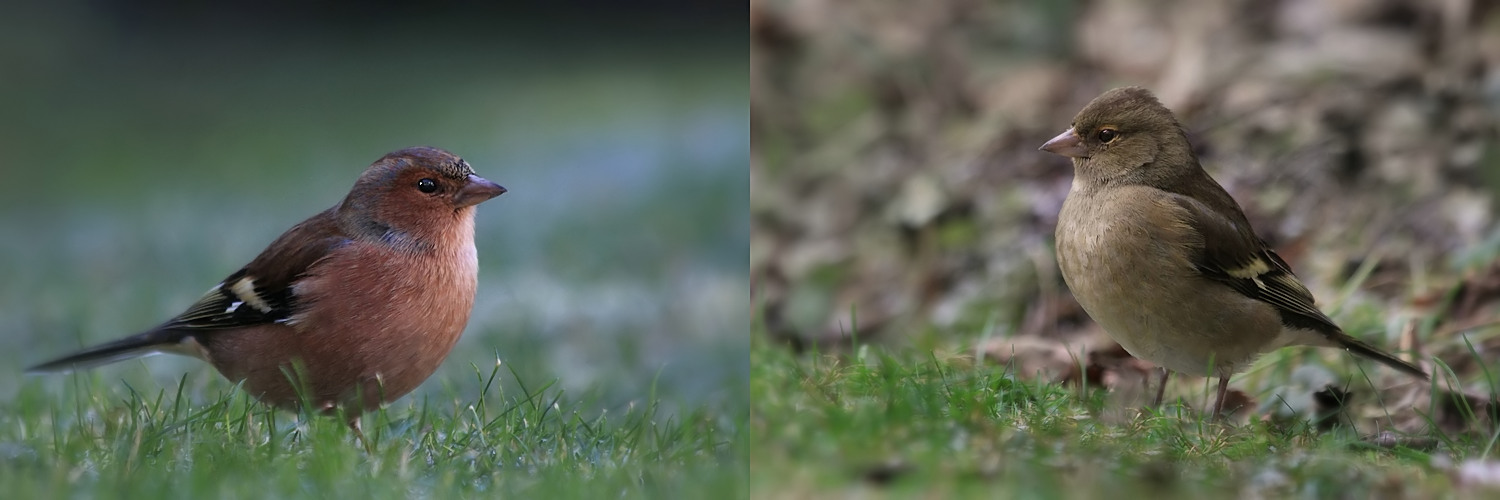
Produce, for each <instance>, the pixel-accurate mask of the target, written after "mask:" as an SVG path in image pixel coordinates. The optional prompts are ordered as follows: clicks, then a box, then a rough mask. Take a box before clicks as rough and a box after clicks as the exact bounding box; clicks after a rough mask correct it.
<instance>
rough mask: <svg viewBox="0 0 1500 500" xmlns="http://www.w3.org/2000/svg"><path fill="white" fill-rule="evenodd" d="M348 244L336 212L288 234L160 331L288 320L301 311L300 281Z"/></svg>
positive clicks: (180, 330)
mask: <svg viewBox="0 0 1500 500" xmlns="http://www.w3.org/2000/svg"><path fill="white" fill-rule="evenodd" d="M347 242H348V238H347V237H346V236H344V235H343V233H342V232H341V231H339V230H338V225H337V223H336V219H335V217H334V213H333V210H329V211H327V212H323V213H320V214H318V215H316V216H314V217H313V218H311V219H308V220H306V221H304V222H303V223H301V224H298V225H297V226H295V227H293V228H292V229H290V230H288V231H287V232H286V233H285V234H282V235H281V237H280V238H277V239H276V241H274V242H272V243H271V245H270V246H269V247H266V250H265V251H263V252H261V254H260V255H259V256H257V257H256V258H255V260H252V261H250V263H249V264H246V265H245V267H244V268H242V269H240V270H239V271H236V272H235V273H234V274H231V275H229V277H228V278H225V279H224V281H223V282H220V283H219V285H218V286H215V287H214V288H213V289H212V290H209V291H208V293H206V294H204V295H203V297H202V298H200V299H198V301H197V302H195V303H194V304H193V305H192V306H190V307H188V309H187V311H184V312H183V313H182V314H180V315H178V316H177V317H175V318H172V319H171V320H168V321H167V322H166V323H165V324H163V325H161V326H160V327H158V329H160V330H172V331H179V332H182V331H205V330H222V329H226V328H238V327H243V326H250V325H256V324H264V323H273V322H278V321H285V320H286V319H287V318H290V317H291V316H292V315H293V314H295V313H296V312H297V308H298V306H299V304H298V303H297V297H296V294H295V293H294V290H293V285H294V284H296V282H297V279H299V278H301V277H302V276H303V275H304V274H306V273H307V270H308V269H309V268H311V267H313V265H314V264H316V263H317V262H318V261H319V260H321V259H322V258H323V257H324V256H327V255H328V253H329V252H331V251H332V250H333V249H335V248H338V247H339V246H342V245H343V244H345V243H347Z"/></svg>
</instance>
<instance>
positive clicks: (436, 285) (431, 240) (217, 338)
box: [27, 147, 505, 447]
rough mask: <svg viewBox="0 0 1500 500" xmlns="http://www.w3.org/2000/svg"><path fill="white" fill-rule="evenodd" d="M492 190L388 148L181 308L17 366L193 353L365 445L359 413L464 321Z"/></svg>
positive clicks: (430, 154)
mask: <svg viewBox="0 0 1500 500" xmlns="http://www.w3.org/2000/svg"><path fill="white" fill-rule="evenodd" d="M504 192H505V188H503V187H501V186H499V185H498V184H495V183H493V182H490V181H488V180H485V179H484V178H482V177H479V176H478V175H475V174H474V170H473V169H472V168H470V167H469V164H468V162H465V161H464V160H463V159H461V158H459V157H457V156H454V155H453V154H452V153H449V152H447V151H443V150H441V149H436V148H428V147H416V148H408V149H403V150H400V151H396V152H393V153H390V154H387V155H385V157H383V158H381V159H380V160H379V161H376V162H375V163H374V164H372V165H370V167H369V168H368V169H367V170H365V172H364V174H362V175H360V177H359V180H357V181H355V183H354V187H353V189H351V190H350V191H349V195H348V196H347V197H345V198H344V200H343V201H342V202H340V203H339V204H337V205H335V206H334V207H333V208H330V209H328V210H325V211H323V212H322V213H319V214H317V215H314V216H312V218H310V219H307V220H306V221H303V222H302V223H301V224H297V225H296V226H294V227H292V228H291V229H290V230H288V231H287V232H286V233H285V234H282V235H281V237H279V238H277V239H276V240H275V241H273V242H272V243H271V245H270V246H269V247H267V248H266V249H265V250H264V251H262V252H261V253H260V255H259V256H257V257H256V258H255V259H254V260H252V261H250V263H249V264H247V265H245V267H244V268H242V269H240V270H239V271H236V272H234V273H233V274H230V275H229V277H228V278H225V279H224V281H222V282H220V283H219V284H218V285H216V286H214V287H213V288H212V289H210V290H209V291H208V293H207V294H205V295H204V296H203V297H202V298H201V299H198V302H196V303H194V304H193V305H192V306H190V307H188V308H187V311H186V312H183V313H182V314H180V315H178V316H177V317H175V318H172V319H170V320H167V322H165V323H162V324H161V325H159V326H157V327H155V328H151V329H149V330H146V331H144V332H142V333H140V334H137V335H134V336H131V337H126V338H124V339H120V340H116V341H114V342H109V343H105V344H102V345H98V346H95V347H91V348H88V349H84V350H83V351H80V352H77V353H74V354H70V355H68V356H65V357H62V358H60V359H56V360H53V361H49V362H46V363H42V364H40V365H37V366H34V367H32V368H30V369H28V370H27V371H29V372H51V371H66V370H74V369H80V368H89V367H93V366H97V365H102V364H106V363H113V362H116V361H121V360H125V359H130V358H135V357H138V356H143V355H148V354H155V353H174V354H183V355H188V356H193V357H197V358H199V359H202V360H204V361H207V362H209V363H210V364H212V365H213V366H214V368H216V369H218V370H219V373H222V374H223V375H224V376H225V377H227V378H229V379H230V380H234V381H244V384H243V387H244V389H245V390H246V391H248V392H249V393H250V394H252V395H254V396H255V397H257V398H259V399H260V400H261V401H264V402H266V403H270V404H273V405H276V406H280V407H283V408H291V409H295V408H298V407H300V406H301V403H302V399H301V398H302V397H306V398H307V401H310V402H311V404H312V405H313V406H314V408H312V409H314V410H317V411H322V412H327V411H330V410H333V409H334V408H342V409H343V410H344V411H345V415H346V416H347V417H348V418H349V419H350V422H349V423H350V426H351V427H352V428H353V429H354V431H355V433H356V434H357V435H358V436H359V437H360V440H361V441H364V442H365V444H366V446H367V447H368V445H369V443H368V442H367V441H365V440H364V436H363V433H362V432H360V430H359V419H358V416H359V414H360V413H362V412H363V411H366V410H371V409H374V408H376V407H378V406H379V405H381V404H383V403H387V402H390V401H393V400H395V399H397V398H399V397H401V396H403V395H405V394H406V393H408V392H411V390H412V389H415V388H416V387H417V385H419V384H421V383H422V382H423V381H424V380H426V379H427V377H428V376H430V375H432V373H433V371H435V370H436V369H437V367H438V365H439V364H441V363H442V362H443V359H444V358H446V357H447V356H448V352H449V351H450V350H452V349H453V345H454V343H456V342H457V341H458V338H459V334H460V333H461V332H462V331H463V329H464V326H465V325H466V324H467V323H468V321H469V313H470V310H471V309H472V308H473V305H474V291H475V287H476V284H477V280H478V272H479V264H478V260H477V258H476V255H475V252H474V211H475V205H477V204H479V203H480V202H483V201H485V200H488V199H490V198H494V197H496V196H499V195H500V194H502V193H504ZM299 386H300V387H299ZM299 389H300V390H302V392H303V395H301V396H299Z"/></svg>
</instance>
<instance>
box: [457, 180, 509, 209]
mask: <svg viewBox="0 0 1500 500" xmlns="http://www.w3.org/2000/svg"><path fill="white" fill-rule="evenodd" d="M502 194H505V188H504V187H502V186H501V185H499V184H495V183H493V182H490V180H489V179H485V178H483V177H480V176H477V175H474V174H469V182H466V183H464V187H461V188H458V192H457V193H454V194H453V204H454V205H455V206H457V207H459V208H463V207H467V206H473V205H478V204H480V203H483V202H484V200H488V199H490V198H494V197H496V196H500V195H502Z"/></svg>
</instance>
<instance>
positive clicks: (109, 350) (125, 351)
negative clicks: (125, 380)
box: [26, 330, 181, 373]
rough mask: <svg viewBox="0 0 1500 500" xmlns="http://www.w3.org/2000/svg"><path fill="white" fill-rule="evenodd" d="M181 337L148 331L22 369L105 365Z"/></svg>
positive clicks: (43, 370)
mask: <svg viewBox="0 0 1500 500" xmlns="http://www.w3.org/2000/svg"><path fill="white" fill-rule="evenodd" d="M180 337H181V335H174V334H172V333H171V332H165V331H161V330H150V331H147V332H145V333H141V334H139V335H133V336H130V337H125V338H123V339H120V340H116V341H114V342H108V343H104V344H99V345H96V346H93V347H90V348H87V349H84V350H82V351H78V352H75V353H73V354H69V355H67V356H63V357H61V358H57V359H54V360H52V361H48V362H46V363H42V364H39V365H36V366H33V367H31V368H27V369H26V373H46V372H66V371H73V370H81V369H85V368H93V367H95V366H99V365H107V364H110V363H114V362H116V361H124V360H127V359H131V358H138V357H141V356H145V355H148V354H155V353H157V352H161V351H162V350H163V349H164V348H168V347H169V346H171V345H173V344H176V343H177V342H178V341H179V340H181V339H180Z"/></svg>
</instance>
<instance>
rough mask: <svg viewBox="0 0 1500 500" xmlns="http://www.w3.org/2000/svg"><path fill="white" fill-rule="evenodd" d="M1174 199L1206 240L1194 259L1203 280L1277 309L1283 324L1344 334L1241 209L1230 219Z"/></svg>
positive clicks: (1200, 204) (1190, 201)
mask: <svg viewBox="0 0 1500 500" xmlns="http://www.w3.org/2000/svg"><path fill="white" fill-rule="evenodd" d="M1171 199H1172V201H1173V202H1175V203H1177V205H1178V206H1180V207H1182V208H1183V209H1184V210H1186V211H1187V214H1188V218H1187V220H1186V221H1184V222H1186V223H1187V224H1188V225H1190V226H1192V228H1193V229H1194V230H1196V231H1197V232H1198V233H1199V234H1201V235H1203V240H1204V241H1203V248H1202V249H1201V251H1200V252H1199V253H1198V255H1196V256H1195V258H1194V263H1195V264H1196V265H1197V267H1198V271H1199V272H1201V273H1203V276H1205V277H1207V278H1209V279H1212V280H1214V281H1218V282H1221V283H1224V284H1225V285H1228V286H1229V287H1230V288H1233V289H1234V290H1235V291H1238V292H1240V293H1241V294H1244V295H1245V296H1247V297H1250V298H1253V299H1256V300H1259V301H1262V302H1265V303H1267V304H1271V305H1272V306H1275V307H1276V311H1277V312H1279V313H1281V323H1282V324H1283V325H1286V326H1290V327H1296V328H1302V329H1307V330H1315V331H1320V332H1324V333H1329V334H1333V333H1341V332H1342V331H1343V330H1341V329H1339V327H1338V325H1337V324H1335V323H1334V322H1333V320H1332V319H1329V318H1328V316H1327V315H1325V314H1323V311H1320V310H1318V307H1317V304H1316V303H1315V302H1314V299H1313V296H1312V292H1309V291H1308V290H1307V287H1305V286H1303V285H1302V282H1301V281H1300V280H1298V279H1297V276H1296V275H1295V274H1292V270H1291V268H1290V267H1289V266H1287V264H1286V261H1284V260H1282V259H1281V257H1280V256H1278V255H1276V252H1274V251H1272V250H1271V249H1270V248H1269V247H1267V246H1266V243H1265V241H1263V240H1261V239H1260V238H1259V237H1257V236H1255V233H1254V231H1253V230H1251V228H1250V225H1249V223H1248V222H1247V221H1246V220H1245V219H1244V216H1243V215H1241V214H1239V212H1238V207H1235V210H1236V212H1235V214H1234V215H1236V216H1237V217H1234V218H1231V217H1226V216H1224V215H1222V214H1221V213H1220V211H1216V210H1212V209H1211V208H1210V207H1209V206H1207V205H1205V204H1204V203H1203V202H1200V201H1198V200H1196V199H1193V198H1190V197H1187V196H1182V195H1176V194H1173V195H1172V197H1171Z"/></svg>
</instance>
